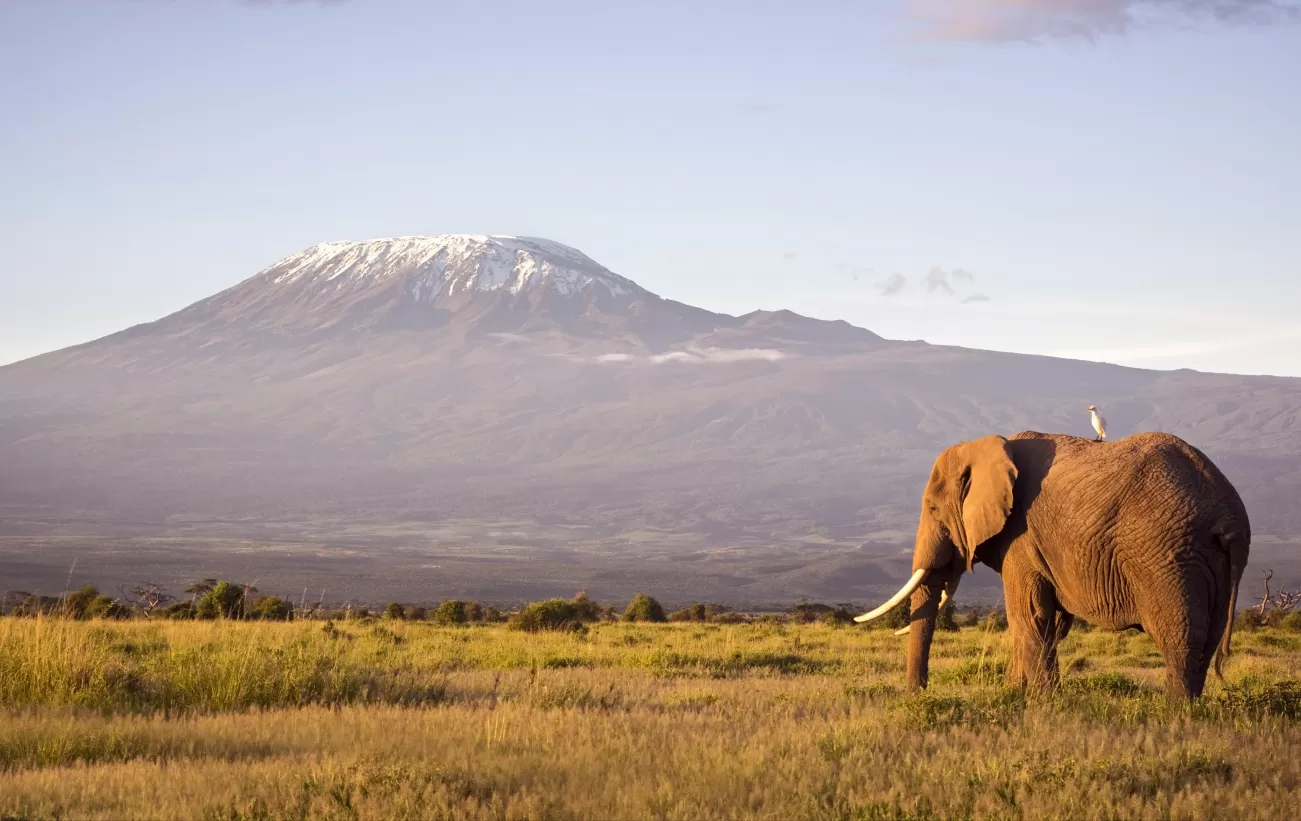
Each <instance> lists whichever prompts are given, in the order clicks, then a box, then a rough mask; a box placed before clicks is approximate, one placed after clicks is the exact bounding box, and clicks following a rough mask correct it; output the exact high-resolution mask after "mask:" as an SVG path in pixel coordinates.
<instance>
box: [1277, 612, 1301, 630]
mask: <svg viewBox="0 0 1301 821" xmlns="http://www.w3.org/2000/svg"><path fill="white" fill-rule="evenodd" d="M1278 626H1279V627H1281V628H1283V629H1284V630H1287V631H1288V632H1290V633H1301V613H1288V614H1287V615H1286V616H1284V617H1283V620H1282V621H1280V622H1279V623H1278Z"/></svg>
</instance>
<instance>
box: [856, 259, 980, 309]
mask: <svg viewBox="0 0 1301 821" xmlns="http://www.w3.org/2000/svg"><path fill="white" fill-rule="evenodd" d="M975 281H976V275H975V274H973V273H971V272H970V271H968V270H967V269H965V268H954V269H953V270H952V271H946V270H944V269H943V268H940V267H938V266H937V267H935V268H932V269H931V270H930V271H928V272H927V273H926V275H925V276H924V277H922V278H921V279H920V284H921V286H922V288H923V289H924V290H925V291H926V293H928V294H936V295H939V296H946V297H951V298H953V299H956V300H957V301H958V302H959V303H960V304H962V305H968V304H970V303H972V302H989V301H990V297H989V295H988V294H984V293H976V294H963V293H960V292H959V289H960V288H961V287H963V286H964V285H966V284H969V283H974V282H975ZM907 287H908V278H907V277H906V276H904V275H903V274H891V275H890V277H889V278H888V279H886V280H885V281H884V282H878V283H877V284H876V288H877V290H878V291H879V292H880V293H881V296H886V297H893V296H898V295H899V294H901V293H903V291H904V289H905V288H907Z"/></svg>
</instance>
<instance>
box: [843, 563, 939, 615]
mask: <svg viewBox="0 0 1301 821" xmlns="http://www.w3.org/2000/svg"><path fill="white" fill-rule="evenodd" d="M928 572H929V571H927V569H926V568H924V567H923V568H920V569H918V570H914V571H913V575H912V578H911V579H909V580H908V581H906V582H904V585H903V587H901V588H899V592H898V593H895V594H894V595H893V596H891V597H890V601H888V602H886V603H885V604H883V605H881V606H880V607H878V608H876V609H875V610H873V611H872V612H870V613H864V614H863V615H861V616H854V621H856V622H860V623H861V622H865V621H871V620H872V619H879V618H881V617H882V616H884V615H885V614H886V613H889V612H890V611H891V610H893V609H894V608H895V607H896V606H897V605H898V604H899V602H901V601H903V600H904V599H906V598H908V597H909V596H911V595H912V594H913V591H914V590H916V589H917V587H918V585H920V584H921V583H922V579H924V578H926V574H927V573H928Z"/></svg>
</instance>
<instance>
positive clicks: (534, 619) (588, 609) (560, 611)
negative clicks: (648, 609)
mask: <svg viewBox="0 0 1301 821" xmlns="http://www.w3.org/2000/svg"><path fill="white" fill-rule="evenodd" d="M594 604H595V603H594V602H592V601H591V600H590V599H588V598H587V597H586V596H585V595H583V594H581V593H580V594H579V595H577V596H575V597H574V598H572V599H568V600H566V599H562V598H558V597H557V598H554V599H547V600H546V601H540V602H533V603H532V604H529V605H528V606H527V607H525V608H524V609H523V610H521V611H519V612H518V613H516V614H514V615H513V616H511V617H510V619H509V620H508V621H507V622H506V626H507V627H509V628H510V629H512V630H524V631H527V632H530V633H535V632H537V631H539V630H578V629H580V628H582V627H583V626H584V625H585V624H587V623H588V622H593V621H597V620H599V619H600V618H601V616H602V614H601V608H600V607H597V606H594ZM661 612H663V611H661Z"/></svg>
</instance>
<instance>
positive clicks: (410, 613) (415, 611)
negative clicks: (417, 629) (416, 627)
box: [406, 605, 429, 621]
mask: <svg viewBox="0 0 1301 821" xmlns="http://www.w3.org/2000/svg"><path fill="white" fill-rule="evenodd" d="M406 617H407V621H424V620H425V619H427V618H428V617H429V611H428V610H427V609H425V608H423V607H420V606H419V605H417V606H415V607H408V608H407V612H406Z"/></svg>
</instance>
